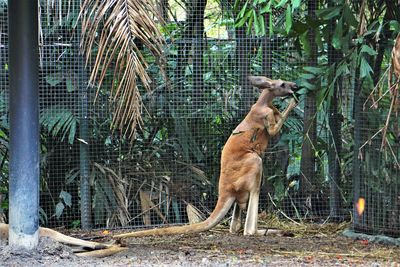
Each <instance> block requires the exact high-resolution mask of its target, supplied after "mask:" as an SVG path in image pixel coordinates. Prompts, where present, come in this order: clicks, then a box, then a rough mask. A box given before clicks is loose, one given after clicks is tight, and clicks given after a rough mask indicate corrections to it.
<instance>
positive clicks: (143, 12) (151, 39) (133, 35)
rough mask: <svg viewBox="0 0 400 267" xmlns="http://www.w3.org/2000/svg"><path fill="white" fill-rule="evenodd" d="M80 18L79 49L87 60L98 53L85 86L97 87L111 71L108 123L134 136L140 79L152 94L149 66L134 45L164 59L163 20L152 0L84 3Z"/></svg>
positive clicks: (138, 116) (139, 105) (88, 0)
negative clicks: (111, 112) (110, 118)
mask: <svg viewBox="0 0 400 267" xmlns="http://www.w3.org/2000/svg"><path fill="white" fill-rule="evenodd" d="M81 18H82V41H81V49H82V50H83V51H85V52H86V55H87V62H89V61H90V60H91V55H92V52H93V51H94V49H97V55H96V58H95V60H94V63H93V69H92V73H91V76H90V79H89V82H90V83H91V84H95V83H97V86H98V87H99V88H100V87H101V86H102V84H103V81H104V79H105V77H106V74H107V72H108V71H110V69H111V68H112V70H113V71H112V72H113V78H112V83H111V84H112V85H111V87H112V88H111V99H112V100H113V101H115V103H116V107H115V110H114V118H113V123H112V125H113V127H114V128H119V129H120V130H122V129H124V130H123V131H124V134H128V135H129V137H130V138H132V137H134V134H135V131H136V128H137V126H139V127H140V125H141V123H142V119H141V111H142V100H141V95H140V92H139V90H138V83H137V82H138V80H140V81H141V83H142V84H143V86H144V88H146V89H147V90H150V84H149V81H150V77H149V75H148V74H147V72H146V68H147V63H146V60H145V58H144V56H143V55H142V53H141V51H140V50H139V48H138V44H139V43H140V44H143V46H145V47H146V48H147V49H149V51H150V52H151V53H152V54H153V55H154V57H155V58H158V59H160V58H161V56H162V46H163V43H164V39H163V36H162V34H161V32H160V31H159V29H158V26H157V21H161V19H160V16H159V15H158V12H157V10H156V6H155V5H154V3H153V1H151V0H141V1H137V0H106V1H98V0H84V1H83V5H82V9H81ZM159 63H160V62H159ZM159 65H160V66H161V63H160V64H159ZM161 69H162V67H161Z"/></svg>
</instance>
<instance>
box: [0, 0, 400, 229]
mask: <svg viewBox="0 0 400 267" xmlns="http://www.w3.org/2000/svg"><path fill="white" fill-rule="evenodd" d="M45 2H46V1H40V4H41V9H40V14H39V15H40V25H41V29H40V43H41V45H40V77H39V81H40V123H41V127H42V132H41V155H42V158H41V199H40V203H41V210H40V214H41V220H42V224H45V225H48V226H50V227H55V226H65V227H88V228H90V227H94V228H104V227H107V228H117V227H137V226H150V225H159V224H180V223H187V222H188V221H191V222H192V221H193V220H194V221H195V220H196V218H197V217H203V218H204V217H206V216H208V214H209V213H210V211H212V209H213V208H214V205H215V202H216V199H217V197H218V192H217V188H218V176H219V171H220V169H219V168H220V155H221V150H222V148H223V146H224V143H225V141H226V139H227V138H228V137H229V135H230V134H231V133H232V130H233V129H234V128H235V126H236V125H237V124H238V123H239V122H240V121H241V120H242V119H243V118H244V116H245V115H246V113H247V111H248V110H249V108H250V107H251V105H252V104H253V103H254V102H255V99H256V98H257V96H258V94H259V91H258V89H257V90H256V89H254V88H253V87H252V86H251V85H250V83H249V81H248V80H247V76H248V75H250V74H251V75H265V76H267V77H270V78H272V79H282V80H288V81H298V82H301V77H299V73H300V72H301V70H303V69H304V67H306V68H307V67H309V66H317V65H318V64H325V65H328V66H329V65H333V64H335V62H338V61H339V60H340V59H341V57H342V55H339V54H337V53H335V52H334V49H332V48H331V47H329V46H317V44H314V45H311V49H314V51H315V52H316V55H318V57H316V55H315V57H314V58H312V57H310V56H307V55H305V54H304V53H302V52H301V49H300V50H299V47H298V45H299V44H298V43H296V42H295V41H293V39H290V38H288V37H287V36H284V35H279V34H277V35H271V36H268V35H267V37H256V36H251V35H249V34H248V33H246V27H244V26H242V27H237V25H236V27H235V17H236V15H237V14H235V12H234V10H233V3H231V2H232V1H226V3H225V1H220V2H221V3H220V2H218V1H208V2H206V1H192V2H193V3H192V2H190V1H188V3H186V5H185V3H183V2H181V1H178V0H177V1H159V3H158V8H159V10H160V12H161V13H162V16H163V18H164V20H165V23H166V24H165V26H164V28H165V32H168V34H167V35H166V36H167V38H166V44H165V47H164V56H165V58H166V64H165V66H164V67H165V75H163V74H162V73H161V72H160V69H159V68H158V66H157V61H156V59H155V58H154V57H152V55H151V53H150V52H149V51H148V50H146V48H145V47H143V44H141V43H140V42H138V43H137V44H136V45H137V46H138V47H139V48H140V49H142V51H143V55H144V57H145V58H146V59H147V60H148V61H149V66H148V68H147V72H148V73H149V74H150V76H151V79H152V84H151V87H152V88H151V89H152V91H151V92H148V91H146V90H145V89H144V88H143V87H142V86H141V85H139V89H140V91H141V93H142V100H143V103H144V105H143V107H142V114H143V115H142V118H143V125H142V128H141V130H139V131H138V132H137V135H136V138H135V139H134V141H132V140H130V139H129V138H127V137H126V136H125V135H124V133H123V132H120V131H119V130H115V129H112V128H111V124H112V121H113V110H114V109H113V108H114V107H115V105H116V103H115V102H114V101H112V100H110V99H111V95H110V94H111V93H110V87H111V86H112V85H111V83H112V79H111V77H112V75H113V73H112V71H110V72H107V73H106V75H105V83H104V84H103V86H102V87H101V88H99V89H97V88H96V87H95V86H93V85H89V86H88V81H89V77H90V66H91V64H92V63H93V62H92V60H93V58H92V59H91V60H89V62H86V59H85V57H84V56H83V55H82V54H81V53H80V50H79V43H80V31H81V28H80V24H79V22H78V23H77V21H78V14H79V12H80V4H81V3H80V1H79V0H73V1H59V2H57V3H56V2H54V3H53V4H52V5H48V4H49V3H45ZM60 3H61V5H60ZM196 3H197V4H196ZM316 3H317V2H316ZM46 4H47V5H46ZM192 4H193V5H192ZM194 4H196V5H194ZM274 15H276V17H277V18H278V17H280V16H281V15H282V14H274ZM265 20H266V21H268V20H270V18H269V17H268V16H266V17H265ZM332 34H333V33H332ZM93 53H94V55H95V53H96V51H94V52H93ZM7 54H8V46H7V4H6V2H4V1H0V64H1V68H0V89H1V92H0V93H1V97H0V111H1V121H0V126H1V139H0V140H1V142H0V153H1V157H2V160H1V167H2V168H1V181H0V203H1V207H2V208H3V209H4V210H7V204H6V203H7V176H8V165H7V164H8V153H9V152H8V146H7V133H8V122H7V111H8V104H7V92H8V72H7V62H8V59H7ZM86 64H88V65H87V67H86ZM308 70H309V72H308V73H306V74H307V75H309V76H311V75H312V74H313V71H314V70H315V69H312V68H310V67H309V69H308ZM357 75H358V74H357V73H355V72H354V71H350V70H349V74H348V75H347V76H346V77H345V78H343V79H342V80H341V81H340V82H338V83H336V85H335V88H337V89H335V90H334V91H333V93H330V95H329V97H332V95H334V96H335V97H333V98H332V99H334V100H328V101H326V102H324V101H318V106H316V108H317V109H316V110H315V111H314V113H313V114H312V116H311V118H312V119H311V120H310V123H309V124H304V119H303V118H304V117H305V116H307V115H306V113H307V112H309V110H310V109H309V106H308V105H310V102H307V101H310V99H311V98H309V99H308V100H307V97H304V96H302V98H301V99H300V103H299V105H298V107H297V108H296V109H295V110H294V111H293V112H292V114H291V116H290V118H289V119H288V121H287V123H286V124H285V127H284V128H283V130H282V133H281V134H280V136H279V137H277V138H274V139H273V140H271V142H270V144H269V147H268V150H267V151H266V153H265V155H264V158H263V167H264V181H263V184H262V188H261V193H260V211H267V212H268V213H272V214H276V215H277V216H280V217H282V218H286V219H287V218H289V219H291V220H296V221H300V222H304V221H314V222H324V221H327V220H330V219H334V220H346V219H347V220H348V219H352V220H353V221H354V228H355V229H356V230H360V231H367V232H370V233H384V234H388V235H393V236H398V235H399V231H400V225H399V221H400V218H399V216H400V215H399V211H400V195H399V182H400V180H399V179H400V175H399V162H398V161H399V158H400V157H399V154H400V150H399V145H398V143H396V144H394V143H391V142H389V144H390V145H389V146H387V147H386V149H384V150H381V148H380V140H381V139H379V136H380V135H379V134H381V133H378V132H379V130H380V129H381V128H380V127H381V126H382V123H381V122H382V121H385V118H386V116H387V114H388V109H387V107H382V108H381V109H362V105H363V104H364V101H367V95H366V94H365V93H362V92H361V93H360V92H357V91H355V90H352V89H353V88H357V86H355V85H357V83H358V76H357ZM303 76H304V75H303ZM165 77H166V78H165ZM325 86H327V85H326V84H325ZM321 92H323V90H321ZM314 97H315V98H317V99H322V100H326V99H327V98H328V97H327V96H326V95H324V94H315V95H314ZM287 102H288V100H280V99H279V100H277V101H276V102H275V104H276V106H277V107H278V108H279V109H280V110H282V109H283V108H284V107H285V106H286V105H287ZM327 103H329V105H328V104H327ZM368 103H369V104H371V103H370V102H368ZM333 107H334V108H333ZM398 122H399V119H398V117H397V116H395V115H393V119H392V120H391V121H390V126H389V127H392V128H391V129H393V132H395V129H394V128H395V127H397V126H396V125H397V124H398ZM313 123H314V124H313ZM396 123H397V124H396ZM305 125H306V126H305ZM310 125H311V126H310ZM312 125H315V126H313V127H315V129H314V134H315V138H314V139H315V140H316V142H315V143H311V144H309V145H310V149H311V151H312V153H311V154H312V155H313V157H315V161H314V159H311V160H310V159H309V160H308V161H306V160H304V154H303V153H304V146H307V144H308V141H309V138H312V137H310V136H312V131H310V129H311V127H312ZM376 133H378V134H376ZM373 137H377V138H373ZM305 167H307V168H305ZM304 170H307V171H308V172H310V171H311V172H312V173H313V175H311V176H310V175H308V174H306V173H304V172H303V171H304ZM360 199H364V200H365V203H366V207H365V212H364V213H363V214H361V213H360V215H359V214H358V212H360V209H358V210H357V208H359V206H360V205H361V204H360V203H361V202H362V201H361V202H360ZM354 203H355V205H354V212H353V211H352V209H353V204H354ZM0 211H1V210H0ZM0 213H1V212H0ZM197 219H198V218H197Z"/></svg>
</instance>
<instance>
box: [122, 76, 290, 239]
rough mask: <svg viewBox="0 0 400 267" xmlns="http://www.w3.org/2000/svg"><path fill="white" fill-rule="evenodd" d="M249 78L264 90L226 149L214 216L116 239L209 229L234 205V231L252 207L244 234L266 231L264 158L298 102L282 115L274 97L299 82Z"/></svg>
mask: <svg viewBox="0 0 400 267" xmlns="http://www.w3.org/2000/svg"><path fill="white" fill-rule="evenodd" d="M248 78H249V80H250V82H251V84H252V85H253V86H255V87H257V88H259V89H261V90H262V91H261V94H260V96H259V98H258V100H257V102H256V103H255V104H254V105H253V106H252V107H251V110H250V111H249V113H248V114H247V115H246V117H245V118H244V120H243V121H242V122H240V123H239V125H238V126H237V127H236V128H235V130H233V132H232V134H231V135H230V136H229V138H228V140H227V142H226V143H225V146H224V148H223V150H222V155H221V173H220V178H219V186H218V191H219V197H218V201H217V204H216V206H215V209H214V211H213V212H212V213H211V215H210V216H209V217H208V218H207V219H206V220H205V221H203V222H199V223H195V224H190V225H184V226H173V227H167V228H158V229H150V230H143V231H136V232H130V233H125V234H119V235H115V236H114V238H127V237H142V236H149V235H172V234H189V233H198V232H203V231H207V230H209V229H211V228H213V227H214V226H216V225H217V224H218V223H219V222H220V221H221V220H222V219H223V218H224V217H225V215H226V214H227V213H228V211H229V210H230V208H231V207H232V205H234V208H233V216H232V221H231V225H230V232H231V233H237V232H238V231H239V230H240V229H241V223H242V219H241V214H242V211H245V210H246V207H247V206H248V208H247V215H246V220H245V224H244V235H264V234H266V230H258V229H257V220H258V202H259V194H260V185H261V177H262V157H263V154H264V152H265V150H266V148H267V145H268V141H269V139H270V138H271V137H272V136H275V135H276V134H278V133H279V130H280V129H281V128H282V125H283V123H284V122H285V120H286V119H287V117H288V115H289V112H290V111H291V110H292V109H293V108H294V107H295V106H296V105H297V103H296V101H295V100H294V99H292V100H291V102H290V103H289V105H288V107H287V108H286V110H285V111H284V112H283V113H282V114H281V113H280V112H279V110H278V109H277V108H276V107H274V106H273V104H272V100H273V99H274V98H275V97H281V96H288V95H292V94H293V90H295V89H297V85H296V84H295V83H293V82H286V81H282V80H271V79H268V78H267V77H263V76H249V77H248Z"/></svg>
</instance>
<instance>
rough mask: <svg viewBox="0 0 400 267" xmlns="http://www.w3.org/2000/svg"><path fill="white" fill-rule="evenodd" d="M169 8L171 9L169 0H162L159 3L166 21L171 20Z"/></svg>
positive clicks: (160, 10) (159, 8)
mask: <svg viewBox="0 0 400 267" xmlns="http://www.w3.org/2000/svg"><path fill="white" fill-rule="evenodd" d="M168 9H169V3H168V0H160V2H159V3H158V10H159V12H160V14H161V17H162V18H163V20H164V22H169V17H168Z"/></svg>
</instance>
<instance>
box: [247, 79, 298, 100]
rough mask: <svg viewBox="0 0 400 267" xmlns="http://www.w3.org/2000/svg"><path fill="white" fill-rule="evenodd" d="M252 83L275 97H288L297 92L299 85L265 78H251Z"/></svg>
mask: <svg viewBox="0 0 400 267" xmlns="http://www.w3.org/2000/svg"><path fill="white" fill-rule="evenodd" d="M248 79H249V81H250V83H251V84H252V85H253V86H255V87H257V88H259V89H262V90H268V91H269V92H271V93H272V94H273V95H274V96H287V95H291V94H293V93H294V91H296V90H297V88H298V87H297V85H296V84H295V83H294V82H287V81H282V80H271V79H269V78H267V77H264V76H249V77H248Z"/></svg>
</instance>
